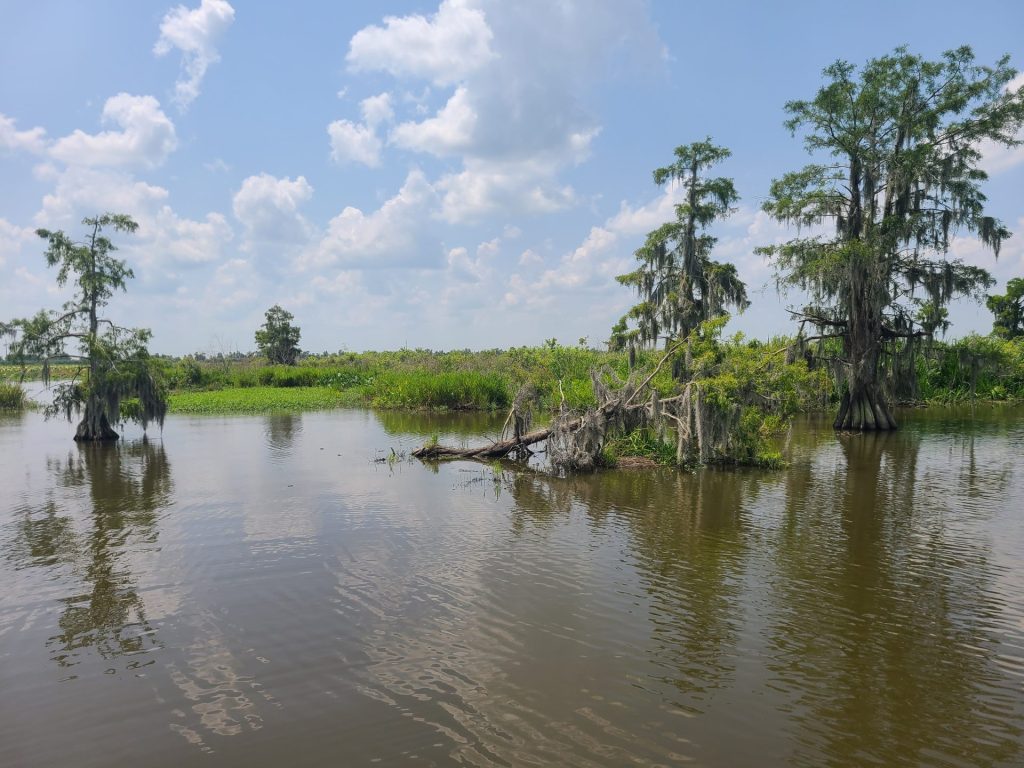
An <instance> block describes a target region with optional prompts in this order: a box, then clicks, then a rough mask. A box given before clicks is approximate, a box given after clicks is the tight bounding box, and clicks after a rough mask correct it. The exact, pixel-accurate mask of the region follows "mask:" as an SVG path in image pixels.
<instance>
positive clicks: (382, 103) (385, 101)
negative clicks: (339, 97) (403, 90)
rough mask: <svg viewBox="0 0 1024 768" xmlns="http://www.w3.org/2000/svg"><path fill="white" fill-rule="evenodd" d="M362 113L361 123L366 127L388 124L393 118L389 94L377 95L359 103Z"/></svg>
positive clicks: (393, 113)
mask: <svg viewBox="0 0 1024 768" xmlns="http://www.w3.org/2000/svg"><path fill="white" fill-rule="evenodd" d="M359 108H360V110H361V111H362V113H363V122H365V123H366V124H367V125H379V124H380V123H390V122H391V121H392V120H394V118H395V110H394V107H392V105H391V94H390V93H378V94H377V95H376V96H370V97H368V98H365V99H363V100H362V101H361V102H359Z"/></svg>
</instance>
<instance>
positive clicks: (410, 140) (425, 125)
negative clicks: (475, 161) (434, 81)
mask: <svg viewBox="0 0 1024 768" xmlns="http://www.w3.org/2000/svg"><path fill="white" fill-rule="evenodd" d="M475 127H476V112H474V111H473V108H472V107H471V106H470V105H469V92H468V91H467V90H466V89H465V88H457V89H456V90H455V93H454V94H453V95H452V97H451V98H450V99H449V100H448V103H447V104H445V105H444V108H443V109H441V111H440V112H438V113H437V116H436V117H432V118H430V119H428V120H424V121H422V122H419V123H416V122H407V123H402V124H401V125H397V126H395V128H394V130H393V131H392V132H391V141H392V142H393V143H394V144H397V145H398V146H400V147H403V148H405V149H411V150H413V151H416V152H429V153H430V154H432V155H438V156H444V155H450V154H453V153H457V152H461V151H464V150H466V149H468V148H469V147H470V146H471V141H472V138H473V129H474V128H475Z"/></svg>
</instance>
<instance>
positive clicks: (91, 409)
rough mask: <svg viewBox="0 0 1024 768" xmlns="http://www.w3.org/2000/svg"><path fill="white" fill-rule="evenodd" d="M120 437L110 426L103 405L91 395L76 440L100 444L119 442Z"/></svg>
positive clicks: (87, 399) (76, 432) (77, 430)
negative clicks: (102, 442) (101, 442)
mask: <svg viewBox="0 0 1024 768" xmlns="http://www.w3.org/2000/svg"><path fill="white" fill-rule="evenodd" d="M119 437H120V436H119V435H118V434H117V432H115V431H114V429H113V428H112V427H111V426H110V421H109V420H108V419H107V414H106V410H105V409H104V407H103V403H101V402H100V400H99V398H98V397H96V395H95V394H90V395H89V396H88V397H87V398H86V400H85V410H84V412H83V414H82V420H81V421H80V422H79V423H78V428H77V429H76V430H75V440H76V441H78V442H80V443H81V442H100V441H110V440H117V439H118V438H119Z"/></svg>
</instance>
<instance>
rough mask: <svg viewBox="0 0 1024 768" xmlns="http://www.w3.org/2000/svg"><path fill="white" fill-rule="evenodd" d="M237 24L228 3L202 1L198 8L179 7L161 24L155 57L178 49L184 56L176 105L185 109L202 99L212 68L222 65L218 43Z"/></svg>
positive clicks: (175, 94)
mask: <svg viewBox="0 0 1024 768" xmlns="http://www.w3.org/2000/svg"><path fill="white" fill-rule="evenodd" d="M234 20H235V9H234V8H232V7H231V4H230V3H228V2H227V0H202V3H201V4H200V6H199V7H198V8H192V9H189V8H186V7H185V6H183V5H179V6H176V7H174V8H172V9H171V10H170V11H168V12H167V15H166V16H164V18H163V21H161V22H160V37H159V38H158V39H157V41H156V44H155V45H154V46H153V53H155V54H156V55H157V56H165V55H166V54H168V53H170V52H171V51H172V50H173V49H175V48H177V49H178V50H179V51H181V53H182V59H181V69H182V77H181V78H179V80H178V81H177V82H176V83H175V85H174V101H175V102H176V103H177V105H178V106H179V108H181V109H186V108H187V107H188V106H189V104H191V103H192V102H193V101H195V99H196V97H197V96H199V90H200V86H201V85H202V83H203V78H204V77H205V76H206V70H207V69H208V68H209V66H210V65H211V64H214V63H216V62H218V61H220V54H219V53H218V52H217V47H216V43H217V41H218V39H219V38H220V36H221V35H223V34H224V32H225V31H226V30H227V28H228V27H230V26H231V23H232V22H233V21H234Z"/></svg>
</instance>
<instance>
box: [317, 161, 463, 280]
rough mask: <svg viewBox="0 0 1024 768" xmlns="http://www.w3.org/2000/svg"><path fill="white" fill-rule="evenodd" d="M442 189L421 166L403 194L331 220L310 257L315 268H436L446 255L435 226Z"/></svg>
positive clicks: (408, 177)
mask: <svg viewBox="0 0 1024 768" xmlns="http://www.w3.org/2000/svg"><path fill="white" fill-rule="evenodd" d="M436 208H437V193H436V192H435V190H434V189H433V187H431V185H430V183H429V182H428V181H427V179H426V177H425V176H424V175H423V173H422V172H421V171H419V170H414V171H412V172H410V173H409V175H408V176H407V177H406V179H405V183H404V184H403V185H402V188H401V189H400V190H399V191H398V193H397V194H396V195H395V196H394V197H392V198H390V199H389V200H387V201H386V202H385V203H384V204H383V205H382V206H381V207H380V208H378V209H377V210H376V211H372V212H370V213H364V212H363V211H362V210H360V209H359V208H355V207H353V206H348V207H346V208H345V209H344V210H342V212H341V213H339V214H338V215H337V216H335V217H334V218H333V219H331V221H330V223H329V224H328V226H327V232H326V233H325V234H324V236H323V238H322V239H321V241H320V242H319V244H318V245H317V246H316V248H315V249H314V250H313V252H312V253H311V254H310V255H309V257H308V258H307V261H308V262H309V263H310V264H312V265H315V266H328V265H340V266H344V267H349V268H351V267H356V266H358V267H383V266H396V265H414V264H415V265H420V266H434V265H436V264H438V263H439V261H440V259H441V256H442V254H443V251H442V246H441V245H440V243H439V242H438V240H437V239H436V232H434V231H433V230H434V227H433V226H432V218H433V217H432V212H433V211H434V210H436Z"/></svg>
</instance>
